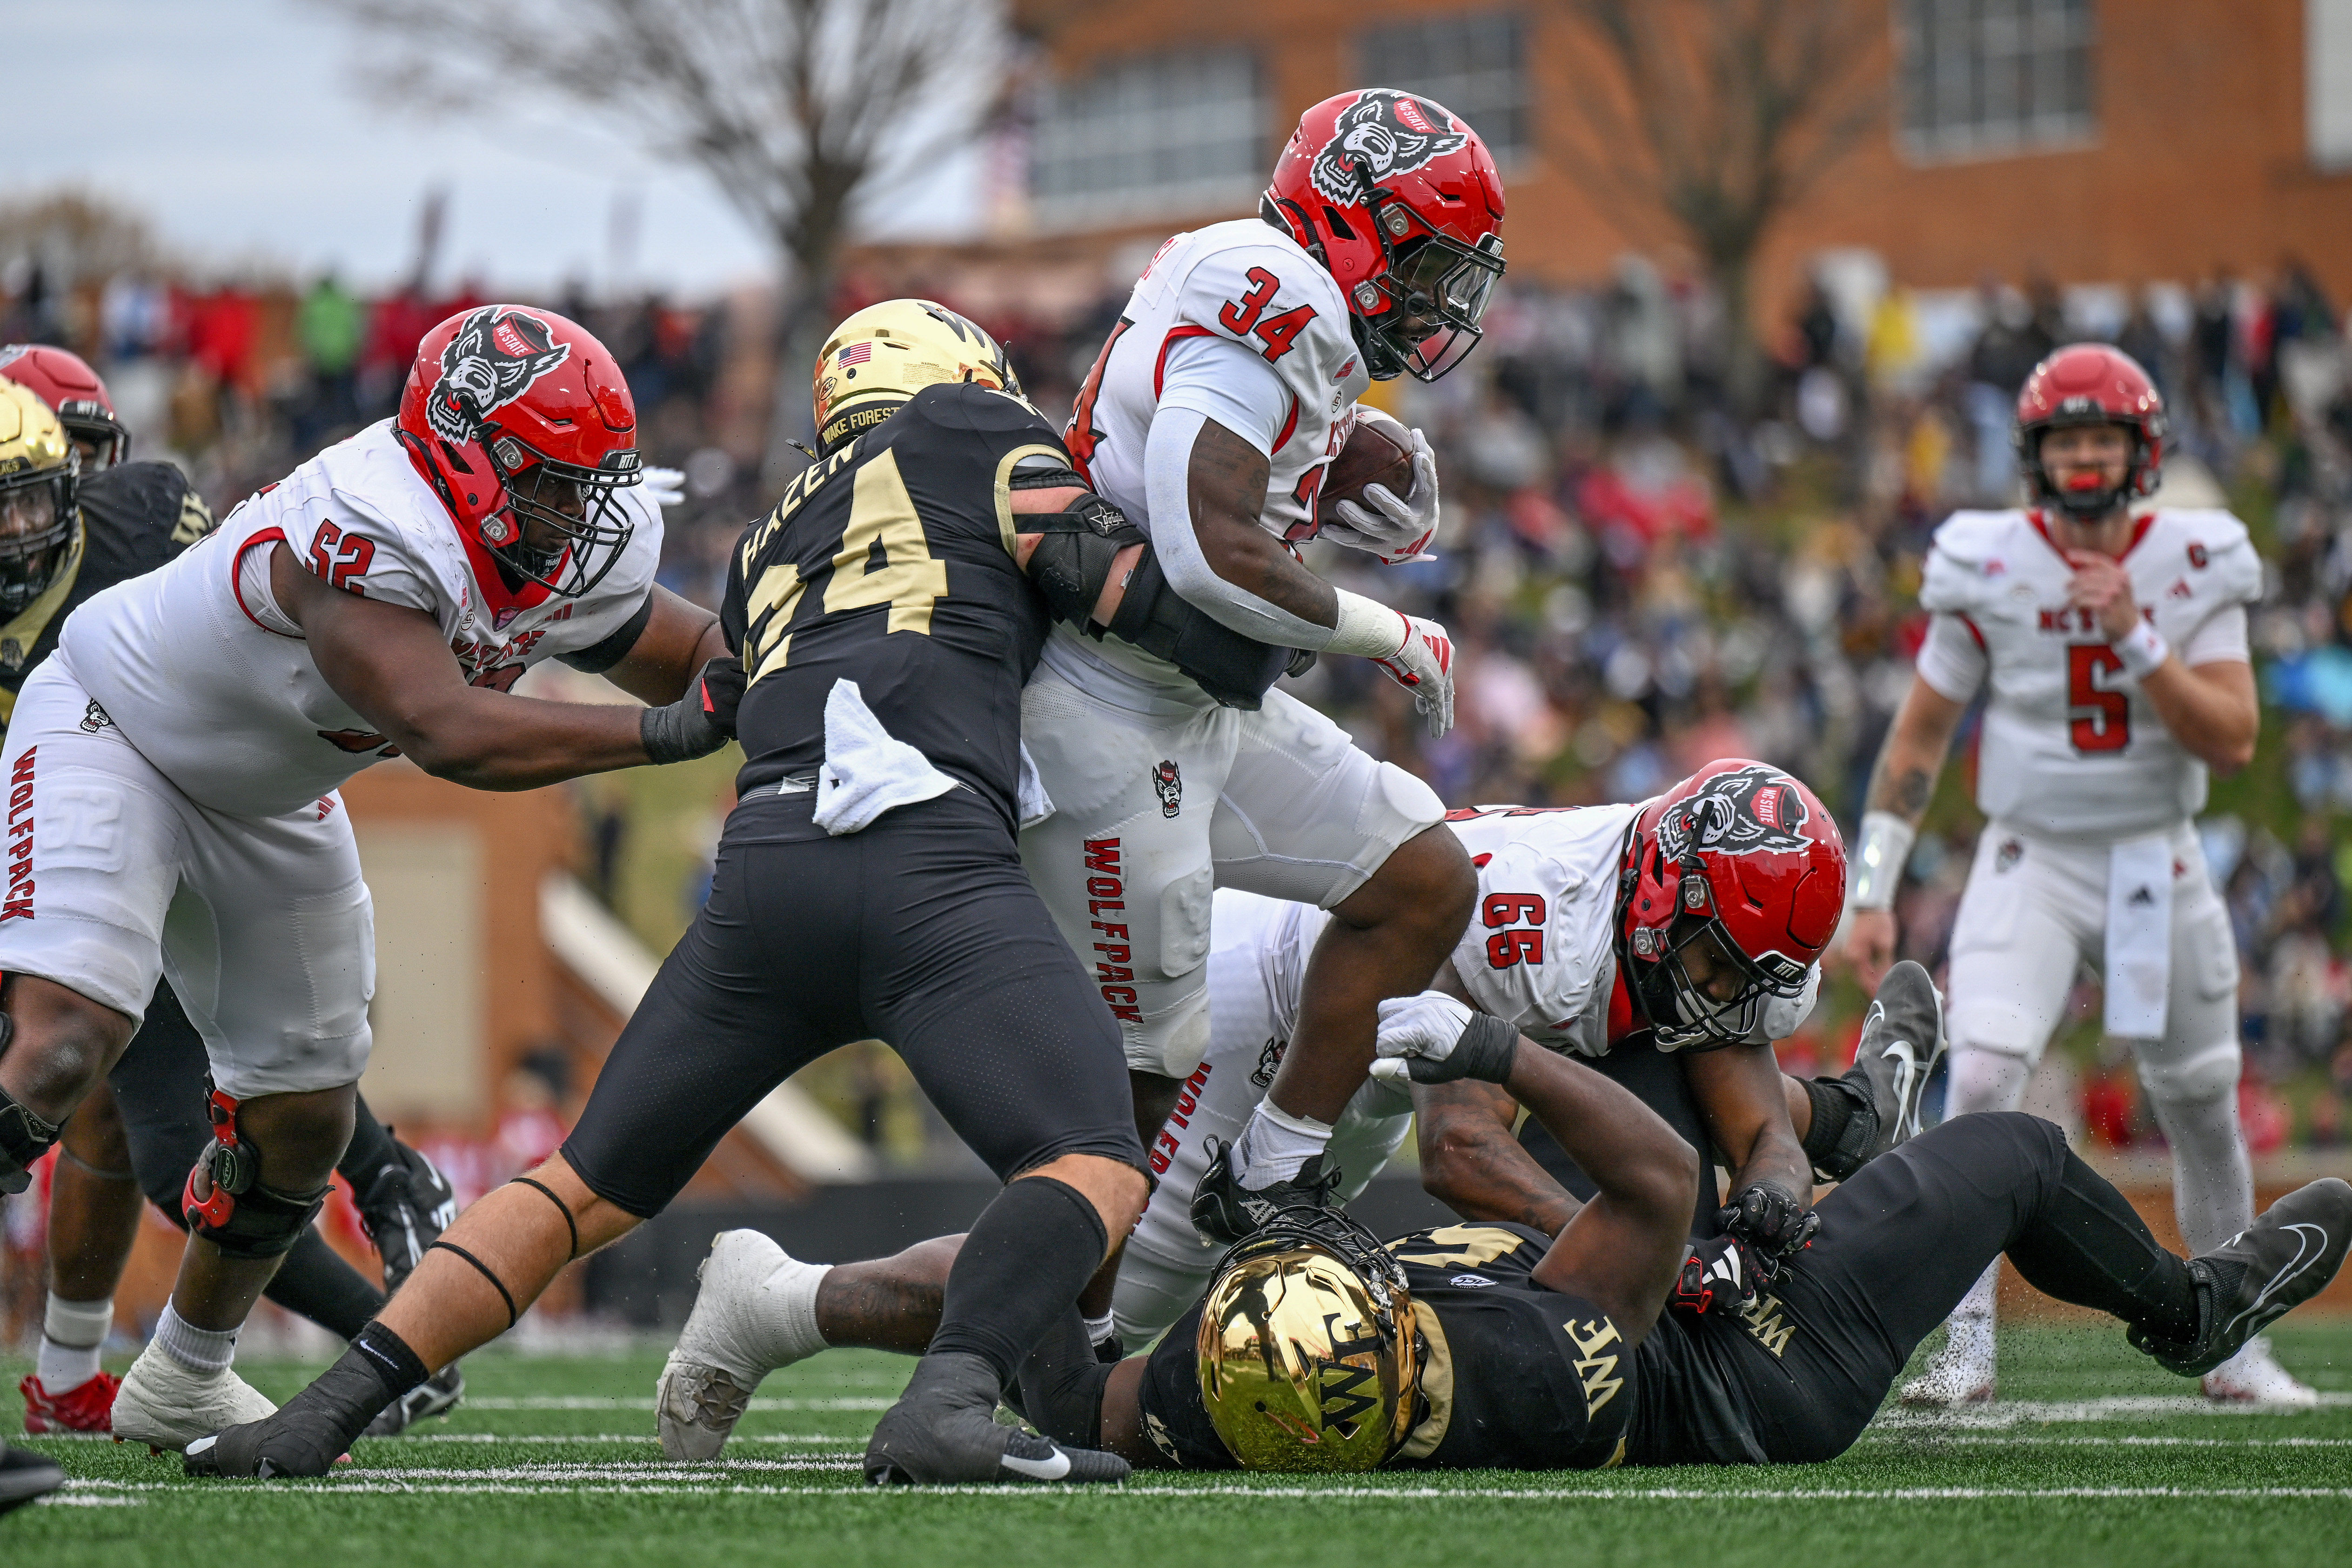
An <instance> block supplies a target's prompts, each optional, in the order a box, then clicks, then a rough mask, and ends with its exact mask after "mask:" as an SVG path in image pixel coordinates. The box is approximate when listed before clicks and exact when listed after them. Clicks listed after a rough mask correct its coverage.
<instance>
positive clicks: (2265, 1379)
mask: <svg viewBox="0 0 2352 1568" xmlns="http://www.w3.org/2000/svg"><path fill="white" fill-rule="evenodd" d="M2198 1387H2200V1389H2202V1390H2203V1391H2204V1394H2205V1397H2206V1398H2208V1399H2210V1400H2212V1401H2213V1402H2214V1403H2215V1404H2217V1405H2273V1406H2276V1407H2277V1408H2279V1409H2283V1410H2313V1409H2316V1408H2317V1407H2318V1405H2319V1394H2318V1392H2317V1391H2316V1390H2315V1389H2312V1388H2309V1387H2307V1386H2305V1384H2300V1383H2297V1382H2296V1381H2295V1380H2294V1374H2293V1373H2289V1372H2288V1371H2287V1370H2286V1368H2284V1367H2283V1366H2281V1365H2279V1363H2278V1358H2277V1357H2275V1356H2273V1354H2271V1342H2270V1341H2269V1340H2268V1339H2267V1338H2265V1337H2263V1336H2260V1335H2257V1336H2256V1337H2255V1338H2253V1339H2251V1340H2248V1341H2247V1342H2246V1343H2245V1348H2244V1349H2242V1350H2241V1351H2240V1352H2238V1353H2237V1354H2236V1355H2233V1356H2231V1358H2230V1359H2229V1360H2228V1361H2225V1362H2223V1363H2221V1365H2220V1366H2217V1367H2215V1368H2214V1369H2213V1370H2212V1371H2211V1372H2209V1373H2206V1374H2205V1375H2204V1377H2202V1378H2201V1379H2200V1380H2199V1382H2198Z"/></svg>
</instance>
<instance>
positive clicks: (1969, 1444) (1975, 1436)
mask: <svg viewBox="0 0 2352 1568" xmlns="http://www.w3.org/2000/svg"><path fill="white" fill-rule="evenodd" d="M1920 1436H1929V1437H1934V1438H1936V1440H1937V1444H1938V1445H1939V1446H1941V1447H1952V1448H2014V1447H2023V1446H2024V1445H2026V1444H2029V1443H2032V1444H2036V1445H2040V1446H2042V1447H2052V1446H2055V1447H2066V1448H2352V1437H2159V1436H2115V1437H2062V1436H2057V1435H2056V1434H2054V1433H2053V1434H2048V1435H2044V1434H2042V1433H2039V1432H2011V1433H2004V1434H2002V1435H2001V1436H1985V1435H1982V1434H1979V1433H1963V1432H1955V1433H1952V1434H1949V1435H1948V1436H1938V1435H1937V1434H1936V1433H1934V1432H1927V1433H1924V1434H1923V1433H1921V1432H1919V1431H1918V1430H1917V1429H1916V1428H1914V1429H1912V1430H1910V1431H1907V1432H1905V1433H1902V1434H1900V1435H1895V1434H1882V1433H1877V1432H1865V1433H1864V1434H1863V1436H1862V1441H1863V1442H1864V1443H1899V1444H1906V1445H1907V1444H1911V1443H1914V1442H1916V1440H1917V1438H1918V1437H1920ZM737 1441H739V1442H740V1441H741V1439H740V1438H738V1439H737Z"/></svg>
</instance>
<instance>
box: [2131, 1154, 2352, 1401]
mask: <svg viewBox="0 0 2352 1568" xmlns="http://www.w3.org/2000/svg"><path fill="white" fill-rule="evenodd" d="M2347 1248H2352V1184H2347V1183H2346V1182H2344V1181H2342V1180H2340V1179H2338V1178H2336V1177H2335V1176H2327V1177H2324V1178H2323V1179H2321V1180H2319V1181H2316V1182H2314V1183H2312V1184H2310V1185H2308V1186H2305V1187H2299V1188H2297V1189H2296V1190H2295V1191H2294V1192H2291V1193H2289V1194H2287V1195H2286V1196H2284V1197H2283V1198H2281V1199H2279V1201H2278V1202H2276V1203H2274V1204H2273V1205H2271V1206H2270V1207H2269V1208H2268V1209H2266V1210H2264V1211H2263V1215H2262V1217H2261V1218H2260V1219H2257V1220H2255V1221H2254V1223H2253V1224H2252V1225H2250V1226H2247V1227H2246V1228H2245V1229H2243V1230H2242V1231H2240V1232H2239V1233H2238V1234H2237V1235H2235V1236H2233V1237H2231V1238H2230V1239H2229V1240H2227V1241H2225V1242H2223V1243H2222V1244H2221V1246H2220V1247H2216V1248H2214V1249H2213V1250H2212V1251H2211V1252H2207V1253H2200V1254H2199V1255H2198V1256H2197V1257H2195V1258H2190V1259H2189V1275H2190V1276H2191V1278H2193V1279H2195V1280H2196V1282H2197V1337H2196V1338H2195V1339H2193V1340H2190V1341H2187V1342H2180V1341H2173V1340H2165V1339H2161V1338H2158V1336H2157V1335H2154V1334H2151V1333H2148V1332H2147V1331H2145V1330H2143V1329H2142V1328H2141V1327H2140V1326H2139V1325H2138V1324H2137V1323H2135V1324H2133V1325H2132V1326H2131V1328H2130V1329H2129V1330H2127V1331H2126V1336H2125V1337H2126V1338H2127V1339H2129V1340H2130V1341H2131V1342H2132V1345H2133V1347H2134V1348H2135V1349H2137V1350H2141V1351H2145V1352H2147V1353H2148V1354H2149V1355H2151V1356H2153V1357H2155V1358H2156V1360H2157V1363H2158V1364H2159V1365H2161V1366H2163V1367H2164V1368H2165V1369H2166V1370H2168V1371H2170V1372H2177V1373H2180V1374H2181V1375H2182V1376H2183V1377H2197V1376H2200V1375H2202V1374H2203V1373H2209V1372H2211V1371H2213V1370H2214V1369H2215V1368H2216V1367H2219V1366H2220V1365H2221V1363H2224V1362H2226V1361H2228V1360H2230V1359H2231V1357H2232V1356H2234V1355H2236V1354H2237V1353H2238V1352H2239V1350H2240V1349H2241V1348H2242V1346H2244V1345H2245V1344H2246V1342H2248V1341H2250V1340H2252V1338H2253V1337H2254V1336H2255V1335H2256V1334H2258V1333H2260V1332H2261V1331H2263V1329H2265V1328H2268V1327H2269V1326H2270V1325H2271V1324H2272V1323H2273V1322H2275V1321H2278V1320H2279V1319H2280V1318H2283V1317H2284V1316H2285V1315H2286V1314H2287V1312H2288V1311H2289V1310H2292V1309H2294V1308H2295V1307H2297V1306H2300V1305H2301V1304H2302V1303H2304V1302H2305V1301H2308V1300H2311V1299H2312V1298H2313V1297H2314V1296H2316V1295H2318V1294H2319V1293H2320V1292H2321V1291H2322V1290H2324V1289H2326V1288H2327V1282H2328V1281H2329V1280H2331V1279H2335V1278H2336V1270H2337V1269H2338V1268H2342V1267H2343V1264H2344V1254H2345V1251H2346V1249H2347Z"/></svg>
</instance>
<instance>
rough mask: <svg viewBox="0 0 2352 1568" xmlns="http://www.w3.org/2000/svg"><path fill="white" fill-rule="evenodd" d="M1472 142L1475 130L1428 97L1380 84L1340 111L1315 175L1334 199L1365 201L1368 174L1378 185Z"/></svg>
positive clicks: (1354, 202)
mask: <svg viewBox="0 0 2352 1568" xmlns="http://www.w3.org/2000/svg"><path fill="white" fill-rule="evenodd" d="M1469 141H1470V135H1469V132H1466V131H1465V130H1463V129H1462V128H1461V127H1460V126H1459V125H1456V124H1455V123H1454V117H1453V116H1452V115H1450V114H1448V113H1446V112H1445V110H1442V109H1440V108H1438V107H1437V106H1436V105H1435V104H1433V103H1432V102H1430V101H1429V100H1427V99H1425V98H1415V97H1414V96H1413V95H1412V94H1411V93H1409V92H1399V91H1397V90H1395V89H1393V88H1384V87H1383V88H1374V89H1371V90H1370V91H1368V92H1366V93H1364V94H1362V95H1361V96H1360V97H1359V98H1358V99H1357V100H1356V101H1355V102H1354V103H1353V104H1352V105H1350V106H1349V109H1348V110H1347V111H1346V112H1345V113H1343V114H1341V115H1340V116H1339V126H1338V128H1337V134H1335V135H1334V136H1333V137H1332V138H1331V140H1330V142H1328V143H1327V144H1326V145H1325V146H1324V148H1323V150H1322V151H1321V152H1320V153H1317V154H1316V155H1315V165H1314V168H1313V170H1312V171H1311V173H1310V175H1309V177H1310V178H1311V179H1312V180H1313V181H1314V184H1315V188H1316V189H1317V190H1318V191H1320V192H1321V193H1322V194H1323V195H1325V196H1326V197H1328V199H1330V200H1331V201H1332V202H1334V203H1337V204H1338V205H1340V206H1360V205H1362V204H1363V201H1364V198H1365V197H1366V196H1368V195H1370V194H1371V193H1370V191H1368V190H1366V189H1365V188H1364V180H1363V176H1364V175H1365V174H1370V176H1371V178H1372V182H1373V183H1374V184H1379V183H1380V182H1381V181H1383V180H1386V179H1388V178H1390V177H1391V175H1395V174H1411V173H1412V171H1413V170H1415V169H1418V168H1421V167H1423V165H1425V164H1427V163H1429V162H1430V160H1432V159H1433V158H1439V157H1443V156H1444V154H1446V153H1451V152H1454V150H1456V149H1457V148H1460V147H1463V146H1465V145H1467V144H1468V142H1469Z"/></svg>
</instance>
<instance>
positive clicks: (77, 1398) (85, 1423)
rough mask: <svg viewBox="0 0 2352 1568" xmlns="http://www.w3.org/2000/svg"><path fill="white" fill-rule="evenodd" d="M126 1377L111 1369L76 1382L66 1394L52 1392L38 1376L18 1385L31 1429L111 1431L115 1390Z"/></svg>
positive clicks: (26, 1425)
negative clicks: (122, 1378)
mask: <svg viewBox="0 0 2352 1568" xmlns="http://www.w3.org/2000/svg"><path fill="white" fill-rule="evenodd" d="M121 1386H122V1380H121V1378H119V1377H117V1376H115V1375H114V1374H113V1373H110V1372H101V1373H98V1374H97V1375H96V1376H94V1377H91V1378H89V1379H87V1380H85V1381H83V1382H81V1383H77V1384H74V1385H73V1386H72V1387H71V1388H68V1389H67V1390H65V1391H64V1392H63V1393H62V1394H51V1393H50V1392H49V1391H48V1390H47V1389H46V1388H44V1387H42V1386H41V1380H40V1379H39V1378H37V1377H28V1378H26V1379H25V1381H24V1382H22V1383H20V1384H17V1385H16V1392H17V1393H19V1394H23V1395H24V1396H25V1430H26V1431H27V1432H110V1431H112V1430H113V1429H114V1426H113V1420H114V1391H115V1390H116V1389H118V1388H120V1387H121Z"/></svg>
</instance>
